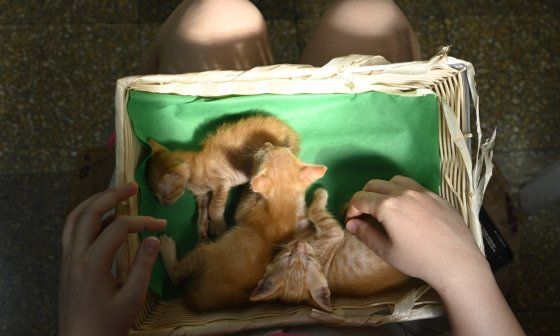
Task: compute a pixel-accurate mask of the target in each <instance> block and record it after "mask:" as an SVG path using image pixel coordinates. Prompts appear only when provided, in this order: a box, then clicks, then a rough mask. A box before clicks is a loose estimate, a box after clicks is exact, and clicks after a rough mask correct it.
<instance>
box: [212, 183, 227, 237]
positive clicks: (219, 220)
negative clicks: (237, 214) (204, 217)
mask: <svg viewBox="0 0 560 336" xmlns="http://www.w3.org/2000/svg"><path fill="white" fill-rule="evenodd" d="M229 191H230V188H228V187H221V188H218V189H216V190H215V191H213V192H212V199H211V200H210V206H209V213H210V233H211V234H212V235H213V236H215V237H218V236H220V235H222V234H223V233H224V232H225V231H226V229H227V225H226V221H225V219H224V211H225V210H226V202H227V198H228V195H229Z"/></svg>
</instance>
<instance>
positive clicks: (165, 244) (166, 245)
mask: <svg viewBox="0 0 560 336" xmlns="http://www.w3.org/2000/svg"><path fill="white" fill-rule="evenodd" d="M159 241H160V242H161V244H160V245H161V249H162V250H164V249H166V250H168V249H172V250H175V241H174V240H173V238H171V237H169V236H168V235H166V234H162V235H161V236H159Z"/></svg>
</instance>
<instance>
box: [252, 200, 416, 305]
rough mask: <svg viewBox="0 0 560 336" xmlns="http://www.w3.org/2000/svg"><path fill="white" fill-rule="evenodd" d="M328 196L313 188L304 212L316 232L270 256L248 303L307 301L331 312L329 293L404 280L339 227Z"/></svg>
mask: <svg viewBox="0 0 560 336" xmlns="http://www.w3.org/2000/svg"><path fill="white" fill-rule="evenodd" d="M327 197H328V195H327V191H326V190H325V189H317V190H316V191H315V195H314V199H313V202H312V203H311V205H310V206H309V209H308V211H307V216H308V218H309V220H310V221H311V222H313V223H314V224H315V230H316V232H315V233H309V232H307V233H304V234H302V235H300V237H299V238H301V239H299V240H294V241H292V242H290V243H289V244H287V245H286V246H285V247H284V248H283V249H282V251H281V252H279V253H278V254H277V255H276V256H275V258H274V260H273V261H272V262H271V263H270V264H269V265H268V266H267V268H266V272H265V274H264V276H263V278H262V280H261V281H259V284H258V285H257V287H256V288H255V290H254V291H253V293H252V294H251V301H265V300H274V299H280V300H283V301H286V302H292V303H299V302H308V303H310V304H311V305H314V306H318V307H319V308H321V309H323V310H326V311H332V306H331V301H330V296H331V294H332V295H336V296H352V297H366V296H370V295H373V294H376V293H379V292H381V291H383V290H386V289H390V288H392V287H395V286H398V285H400V284H402V283H404V282H405V281H406V280H407V279H408V276H407V275H405V274H403V273H401V272H399V271H397V270H396V269H394V268H393V267H391V266H389V265H388V264H387V263H385V262H384V261H383V260H381V259H380V258H379V256H378V255H377V254H375V252H373V251H372V250H371V249H369V248H368V247H367V246H366V245H365V244H364V243H362V242H361V241H360V240H359V239H358V238H357V237H356V236H354V235H353V234H350V233H348V232H347V231H345V230H343V229H342V228H341V227H340V224H339V223H338V222H337V221H336V219H334V218H333V216H332V215H331V214H330V213H329V212H328V210H327V209H326V204H327Z"/></svg>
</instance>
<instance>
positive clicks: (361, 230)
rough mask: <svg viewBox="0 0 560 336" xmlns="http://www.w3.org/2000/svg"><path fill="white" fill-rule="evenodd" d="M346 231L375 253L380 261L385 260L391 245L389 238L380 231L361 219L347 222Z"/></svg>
mask: <svg viewBox="0 0 560 336" xmlns="http://www.w3.org/2000/svg"><path fill="white" fill-rule="evenodd" d="M346 229H347V230H348V231H350V232H351V233H353V234H354V235H355V236H356V237H358V239H359V240H361V241H362V242H363V243H364V244H365V245H366V246H367V247H369V248H370V249H372V250H373V251H374V252H375V253H377V255H379V256H380V257H381V258H382V259H385V256H386V255H387V250H388V248H389V247H390V244H391V243H390V241H389V238H388V237H387V236H386V235H385V234H384V233H383V232H381V230H379V229H377V228H375V227H373V226H372V225H371V224H369V223H367V222H365V221H363V220H361V219H352V220H350V221H348V223H346Z"/></svg>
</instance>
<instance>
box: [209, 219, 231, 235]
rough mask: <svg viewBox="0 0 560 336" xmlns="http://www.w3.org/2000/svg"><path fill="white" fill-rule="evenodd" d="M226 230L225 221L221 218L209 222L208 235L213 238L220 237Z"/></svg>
mask: <svg viewBox="0 0 560 336" xmlns="http://www.w3.org/2000/svg"><path fill="white" fill-rule="evenodd" d="M226 230H227V224H226V221H225V220H224V219H223V218H222V219H219V220H212V221H211V222H210V234H211V235H212V236H214V237H219V236H221V235H222V234H223V233H224V232H226Z"/></svg>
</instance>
